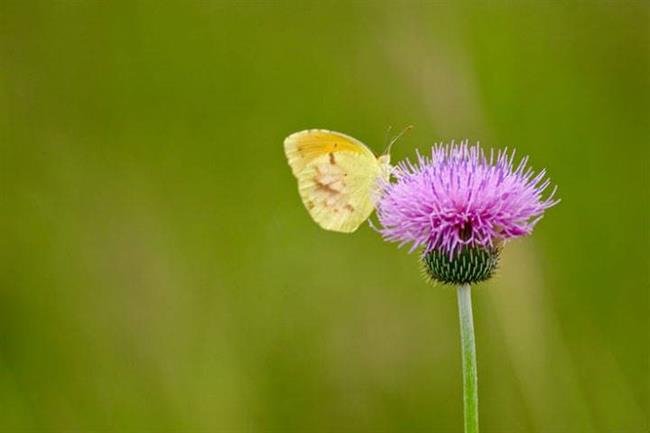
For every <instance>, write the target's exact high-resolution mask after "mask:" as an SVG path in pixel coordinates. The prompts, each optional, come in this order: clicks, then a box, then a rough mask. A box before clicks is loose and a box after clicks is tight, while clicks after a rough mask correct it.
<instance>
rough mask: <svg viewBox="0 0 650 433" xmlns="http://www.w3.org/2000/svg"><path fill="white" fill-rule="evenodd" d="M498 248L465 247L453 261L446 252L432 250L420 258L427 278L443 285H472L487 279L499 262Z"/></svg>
mask: <svg viewBox="0 0 650 433" xmlns="http://www.w3.org/2000/svg"><path fill="white" fill-rule="evenodd" d="M500 252H501V249H500V248H498V247H467V248H464V249H463V250H461V251H460V252H459V253H457V254H456V255H455V256H454V258H453V259H450V258H449V254H448V253H447V252H446V251H439V250H432V251H431V252H429V253H427V254H425V255H424V256H423V257H422V263H423V265H424V271H425V274H426V276H427V277H429V278H431V279H432V280H434V281H438V282H441V283H444V284H454V285H461V284H474V283H478V282H480V281H485V280H487V279H489V278H490V277H491V276H492V274H494V271H495V269H496V267H497V264H498V262H499V254H500Z"/></svg>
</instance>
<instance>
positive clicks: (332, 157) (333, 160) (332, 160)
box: [329, 152, 336, 165]
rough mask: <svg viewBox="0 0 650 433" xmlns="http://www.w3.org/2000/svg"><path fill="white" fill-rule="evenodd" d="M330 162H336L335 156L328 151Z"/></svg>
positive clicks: (333, 163)
mask: <svg viewBox="0 0 650 433" xmlns="http://www.w3.org/2000/svg"><path fill="white" fill-rule="evenodd" d="M329 155H330V164H332V165H335V164H336V158H334V154H333V153H332V152H330V154H329Z"/></svg>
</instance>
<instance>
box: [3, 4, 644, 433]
mask: <svg viewBox="0 0 650 433" xmlns="http://www.w3.org/2000/svg"><path fill="white" fill-rule="evenodd" d="M649 34H650V32H649V7H648V3H646V2H642V1H638V2H632V1H623V2H609V1H603V2H600V1H580V2H568V3H567V2H559V1H558V2H555V1H542V2H536V3H528V2H510V1H498V2H478V3H468V2H451V1H448V2H447V1H443V2H390V1H385V2H380V1H377V2H374V1H353V2H330V1H323V2H313V3H312V2H297V1H292V2H289V1H278V2H271V1H190V2H178V3H171V2H156V1H150V2H132V1H129V2H100V1H87V2H85V1H72V0H70V1H15V2H14V1H2V2H1V3H0V149H1V154H0V246H1V247H0V408H2V409H1V410H0V431H3V432H41V431H42V432H46V431H97V432H109V431H130V432H136V431H150V432H153V431H160V432H190V431H191V432H424V431H435V432H458V431H460V430H461V427H462V404H461V394H460V392H461V376H460V353H459V352H460V349H459V342H458V322H457V312H456V300H455V293H454V290H453V289H451V288H448V287H444V286H438V287H431V286H428V285H427V284H426V283H425V282H424V281H423V280H422V278H421V276H420V272H419V268H418V265H417V257H416V255H409V254H407V252H406V251H405V250H398V249H396V248H395V246H394V245H389V244H386V243H384V242H383V241H382V240H381V239H380V237H379V236H378V235H377V234H376V233H374V232H373V231H372V230H371V229H370V228H369V227H367V226H365V225H364V226H363V227H362V228H361V229H360V230H359V231H358V232H357V233H355V234H353V235H339V234H333V233H328V232H325V231H323V230H320V229H319V228H318V227H317V226H316V225H315V224H314V223H313V222H312V221H311V220H310V219H309V217H308V215H307V213H306V212H305V210H304V209H303V207H302V204H301V203H300V200H299V198H298V194H297V190H296V184H295V182H294V179H293V178H292V176H291V174H290V172H289V169H288V166H287V164H286V161H285V158H284V155H283V151H282V140H283V139H284V137H285V136H286V135H288V134H289V133H291V132H294V131H297V130H301V129H305V128H312V127H322V128H328V129H334V130H338V131H342V132H346V133H348V134H351V135H353V136H355V137H358V138H359V139H361V140H362V141H364V142H366V143H368V144H369V145H370V146H371V147H372V148H374V149H375V150H376V151H379V150H381V149H383V147H384V145H385V143H386V138H385V137H386V129H387V127H388V126H391V125H392V126H393V127H395V128H397V129H399V128H402V127H404V126H406V125H409V124H413V125H415V129H414V130H413V131H412V132H411V133H410V134H408V135H407V136H406V137H405V138H404V139H402V140H401V141H400V142H399V143H398V144H397V146H396V147H395V150H394V154H393V156H394V158H395V159H402V158H405V157H413V156H414V155H415V149H416V148H420V149H427V147H428V146H430V145H431V144H433V143H434V142H436V141H448V140H451V139H462V138H469V139H470V140H472V141H479V140H480V142H481V143H482V144H484V145H485V146H496V147H504V146H509V147H516V148H517V149H518V152H519V154H521V155H523V154H529V155H531V161H532V164H533V166H534V167H537V168H543V167H546V168H548V170H549V174H550V176H551V178H552V180H553V181H554V182H555V183H557V184H558V185H559V197H561V199H562V203H561V204H560V205H559V206H557V207H556V208H553V209H551V210H550V211H549V212H548V213H547V215H546V217H545V218H544V220H543V221H541V223H540V224H539V225H538V226H537V230H536V232H535V234H534V236H533V237H530V238H527V239H523V240H519V241H515V242H512V243H510V244H509V245H508V247H507V249H506V252H505V255H504V257H503V262H502V266H501V270H500V272H499V274H498V276H497V277H496V278H495V279H494V280H493V281H492V282H491V283H489V284H486V285H482V286H479V287H476V290H475V291H474V308H475V314H476V317H475V320H476V326H477V341H478V357H479V381H480V402H481V407H480V410H481V412H480V416H481V424H482V429H483V431H484V432H496V433H502V432H513V433H518V432H552V433H580V432H630V433H632V432H634V433H636V432H647V431H648V388H649V384H648V345H649V338H648V331H649V323H648V309H649V298H648V288H649V284H648V283H649V278H648V277H649V275H648V269H649V261H648V247H649V246H650V245H649V242H648V229H649V225H648V216H647V215H648V145H649V143H650V140H649V139H650V130H649V122H648V114H649V110H650V92H649V88H650V86H649V76H650V74H649V42H650V41H649Z"/></svg>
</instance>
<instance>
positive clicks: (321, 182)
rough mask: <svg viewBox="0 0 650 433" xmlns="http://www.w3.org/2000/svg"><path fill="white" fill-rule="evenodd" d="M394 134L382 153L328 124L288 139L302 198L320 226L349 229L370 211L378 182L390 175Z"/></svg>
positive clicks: (355, 227)
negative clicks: (374, 151) (334, 129)
mask: <svg viewBox="0 0 650 433" xmlns="http://www.w3.org/2000/svg"><path fill="white" fill-rule="evenodd" d="M401 135H402V134H400V136H401ZM397 138H399V136H398V137H397ZM397 138H396V139H397ZM396 139H394V140H393V141H391V143H390V144H389V145H388V147H387V150H386V152H385V153H384V154H383V155H381V156H379V157H376V156H375V155H374V154H373V153H372V151H371V150H370V149H368V147H367V146H366V145H364V144H363V143H362V142H360V141H359V140H357V139H355V138H352V137H350V136H348V135H345V134H341V133H340V132H334V131H328V130H326V129H308V130H305V131H300V132H296V133H294V134H291V135H290V136H288V137H287V138H286V139H285V140H284V152H285V154H286V156H287V159H288V161H289V165H290V166H291V171H292V172H293V174H294V176H296V178H297V179H298V191H299V192H300V197H301V198H302V202H303V204H304V205H305V207H306V208H307V210H308V211H309V214H310V215H311V217H312V218H313V219H314V221H316V223H318V225H319V226H321V227H322V228H324V229H326V230H332V231H335V232H344V233H351V232H353V231H355V230H356V229H357V228H358V227H359V226H360V225H361V223H363V222H364V221H365V220H366V219H367V218H368V217H369V216H370V214H371V213H372V211H373V209H374V208H375V199H376V196H377V186H378V182H379V181H380V180H384V181H388V179H389V177H390V172H391V166H390V155H389V154H388V152H389V150H390V146H391V145H392V144H393V143H394V142H395V141H396Z"/></svg>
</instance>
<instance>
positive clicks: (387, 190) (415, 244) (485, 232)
mask: <svg viewBox="0 0 650 433" xmlns="http://www.w3.org/2000/svg"><path fill="white" fill-rule="evenodd" d="M514 158H515V152H508V151H507V150H501V151H498V152H496V153H495V152H494V151H493V150H490V152H489V153H487V154H486V153H485V152H484V151H483V150H482V149H481V148H480V147H479V145H478V144H476V145H473V146H469V145H468V144H467V141H464V142H462V143H460V144H454V143H453V142H452V144H449V145H439V144H437V145H434V146H433V148H432V152H431V157H425V156H421V155H419V154H418V158H417V159H418V160H417V163H415V164H413V163H411V162H410V161H408V160H407V161H405V162H402V163H400V164H399V165H398V166H397V167H396V168H395V170H394V173H393V174H394V177H395V178H396V181H395V182H393V183H388V182H387V183H385V184H384V185H383V186H382V188H381V196H380V198H379V201H378V204H377V216H378V219H379V222H380V224H381V227H380V228H379V229H378V230H379V232H380V233H381V234H382V235H383V237H384V239H386V240H388V241H394V242H398V243H399V244H400V246H403V245H408V244H410V246H411V251H413V250H415V249H417V248H420V247H422V248H423V256H425V257H426V256H427V255H430V253H431V252H434V251H435V252H436V257H439V256H440V253H443V254H446V255H447V257H448V259H449V260H453V259H454V257H456V256H458V255H459V254H461V253H462V252H463V251H464V250H466V249H468V248H476V247H478V248H484V249H486V251H487V250H489V251H497V250H498V248H499V246H500V245H501V243H502V241H505V240H508V239H512V238H516V237H520V236H525V235H528V234H530V233H531V232H532V230H533V227H534V226H535V224H536V223H537V222H538V221H539V220H540V219H541V218H542V216H543V214H544V211H545V210H546V209H548V208H549V207H551V206H553V205H555V204H556V203H557V202H558V200H555V199H554V198H553V196H554V194H555V189H554V190H553V191H552V192H551V193H550V194H549V195H548V196H547V197H546V198H543V197H542V195H543V193H544V191H545V190H546V189H547V188H548V187H549V185H550V181H549V180H548V179H546V178H545V174H546V173H545V171H544V170H542V171H540V172H538V173H535V172H534V171H533V170H532V169H531V168H528V167H527V165H526V164H527V161H528V158H523V159H522V160H521V161H519V163H518V164H517V165H516V166H515V165H514ZM425 262H426V260H425ZM495 263H496V262H495Z"/></svg>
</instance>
